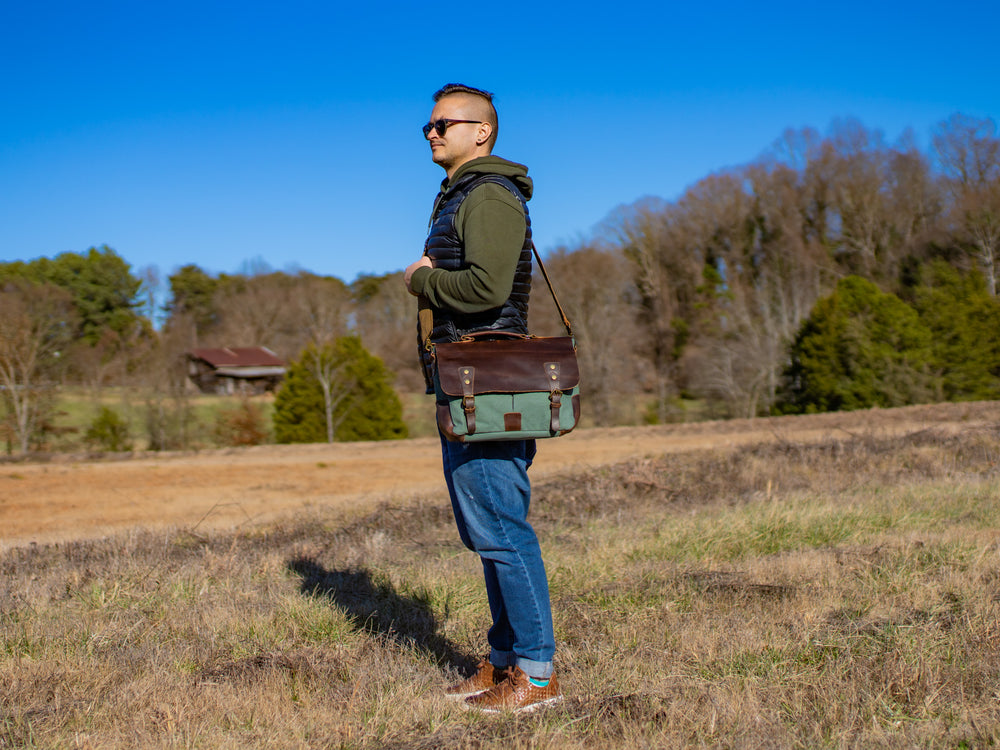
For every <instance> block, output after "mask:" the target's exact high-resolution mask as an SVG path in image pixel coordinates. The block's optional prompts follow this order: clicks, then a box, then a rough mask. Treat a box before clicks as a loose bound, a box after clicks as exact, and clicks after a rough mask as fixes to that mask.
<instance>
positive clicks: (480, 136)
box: [476, 122, 493, 146]
mask: <svg viewBox="0 0 1000 750" xmlns="http://www.w3.org/2000/svg"><path fill="white" fill-rule="evenodd" d="M491 135H493V126H492V125H490V124H489V123H488V122H481V123H479V131H478V133H476V145H477V146H482V145H484V144H485V143H486V142H487V141H489V139H490V136H491Z"/></svg>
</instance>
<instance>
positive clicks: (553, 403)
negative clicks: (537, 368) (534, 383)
mask: <svg viewBox="0 0 1000 750" xmlns="http://www.w3.org/2000/svg"><path fill="white" fill-rule="evenodd" d="M545 370H546V372H548V374H549V410H550V413H551V418H550V422H549V429H550V430H551V431H552V432H553V433H558V432H559V407H560V406H561V405H562V394H563V392H562V389H561V388H560V387H559V363H558V362H546V363H545Z"/></svg>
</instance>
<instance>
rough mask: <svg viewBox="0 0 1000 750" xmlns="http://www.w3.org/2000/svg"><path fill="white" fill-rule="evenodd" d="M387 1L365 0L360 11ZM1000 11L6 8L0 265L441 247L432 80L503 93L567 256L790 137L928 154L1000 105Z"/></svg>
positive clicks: (635, 5)
mask: <svg viewBox="0 0 1000 750" xmlns="http://www.w3.org/2000/svg"><path fill="white" fill-rule="evenodd" d="M362 6H363V7H362ZM998 37H1000V5H998V4H996V3H987V2H982V0H980V1H979V2H969V1H968V0H955V1H954V2H950V3H947V4H944V3H930V2H921V1H918V2H907V3H902V2H878V0H868V1H867V2H856V1H855V0H846V1H845V2H840V3H836V4H833V3H815V2H798V3H785V2H780V3H745V2H732V1H730V0H719V2H715V3H704V4H699V5H695V4H689V3H683V4H682V3H672V2H655V3H654V2H650V3H644V2H629V1H628V0H621V1H620V2H616V3H608V2H602V3H596V2H591V1H590V0H584V1H582V2H576V3H546V2H537V3H516V4H515V3H500V2H492V3H464V4H463V3H459V2H455V1H454V0H453V1H452V2H440V1H439V2H424V3H402V2H377V1H376V2H369V3H367V4H355V3H351V4H342V3H336V2H298V1H297V0H287V1H286V2H280V3H279V2H277V1H276V0H270V1H269V2H265V1H264V0H242V1H241V2H212V0H200V1H199V2H188V0H172V2H170V3H158V2H148V3H147V2H135V1H134V0H129V1H128V2H103V1H101V0H93V1H88V2H83V3H81V2H73V3H70V2H63V1H62V0H55V1H54V2H45V3H40V2H35V3H31V2H15V0H0V261H11V260H31V259H34V258H37V257H40V256H48V257H53V256H55V255H58V254H60V253H63V252H67V251H71V252H85V251H86V250H87V249H88V248H90V247H100V246H102V245H107V246H109V247H111V248H113V249H114V250H115V251H116V252H117V253H118V254H119V255H120V256H122V257H123V258H124V259H125V260H126V261H128V262H129V263H130V264H131V266H132V269H133V271H134V272H136V273H137V274H139V273H144V272H145V270H146V269H149V268H154V269H156V270H157V271H158V273H159V275H160V277H161V279H165V278H166V277H167V276H169V274H171V273H173V272H174V271H176V270H177V269H178V268H180V267H181V266H183V265H185V264H189V263H194V264H197V265H198V266H200V267H201V268H202V269H204V270H206V271H208V272H210V273H213V274H216V273H240V272H249V271H259V270H263V269H274V270H281V271H289V272H295V271H299V270H305V271H310V272H313V273H317V274H322V275H331V276H337V277H339V278H340V279H342V280H344V281H347V282H350V281H352V280H354V279H355V278H357V277H358V276H359V275H361V274H385V273H391V272H393V271H398V270H401V269H403V268H405V267H406V266H407V265H408V264H409V263H410V262H412V261H413V260H416V259H417V258H418V257H419V256H420V253H421V250H422V246H423V240H424V236H425V234H426V226H427V218H428V212H429V210H430V208H431V203H432V201H433V198H434V196H435V194H436V192H437V189H438V186H439V184H440V180H441V179H442V177H443V176H444V173H443V172H442V170H441V169H440V168H439V167H437V166H436V165H435V164H433V163H432V162H431V160H430V150H429V148H428V145H427V142H426V141H425V140H424V139H423V137H422V134H421V132H420V126H421V125H422V124H423V123H425V122H426V121H427V119H428V115H429V114H430V110H431V107H432V106H433V102H432V100H431V95H432V94H433V92H434V91H435V90H436V89H438V88H439V87H440V86H442V85H443V84H445V83H448V82H461V83H466V84H469V85H472V86H476V87H479V88H484V89H487V90H490V91H493V92H495V94H496V99H495V103H496V105H497V109H498V110H499V115H500V133H499V142H498V144H497V147H496V149H495V152H494V153H496V154H497V155H498V156H502V157H504V158H507V159H511V160H513V161H517V162H520V163H523V164H526V165H527V166H528V168H529V175H530V176H531V177H532V178H533V179H534V182H535V197H534V198H533V199H532V201H531V203H530V204H529V207H530V209H531V216H532V227H533V231H534V236H535V241H536V243H537V245H538V247H539V249H540V250H541V252H542V254H543V255H544V254H545V253H546V252H550V251H552V250H553V249H555V248H558V247H563V246H564V247H570V248H572V247H575V246H577V245H579V244H580V243H583V242H586V241H588V240H589V239H590V238H592V237H594V236H596V234H598V233H599V231H600V227H601V225H602V223H603V222H605V221H606V220H607V218H608V217H609V216H610V215H612V214H613V213H614V212H615V210H616V208H617V207H620V206H622V205H627V204H630V203H633V202H635V201H636V200H639V199H641V198H643V197H646V196H657V197H660V198H663V199H665V200H668V201H673V200H676V199H677V198H679V197H680V196H681V195H682V194H683V192H684V190H685V189H686V188H687V187H689V186H691V185H692V184H694V183H695V182H697V181H698V180H699V179H701V178H703V177H706V176H708V175H709V174H711V173H713V172H717V171H719V170H723V169H726V168H728V167H733V166H738V165H741V164H746V163H748V162H750V161H753V160H754V159H756V158H758V157H759V156H760V155H761V154H762V153H763V152H765V151H766V150H767V149H768V148H769V147H770V146H771V144H773V143H774V142H775V141H776V140H777V139H778V138H779V137H780V136H781V134H782V132H784V131H785V130H786V129H788V128H794V129H799V128H802V127H806V126H808V127H813V128H816V129H817V130H819V131H820V132H821V133H824V132H827V131H828V130H829V128H830V126H831V124H832V123H833V122H835V121H836V120H843V119H846V118H856V119H858V120H860V121H861V123H862V124H863V125H865V126H866V127H868V128H872V129H878V130H880V131H882V133H883V134H884V135H885V137H886V139H887V140H888V141H889V142H890V143H891V142H893V141H895V140H896V139H897V138H899V137H900V136H901V135H902V134H903V133H904V132H905V131H907V129H911V130H912V133H913V135H914V136H915V137H916V140H917V143H918V144H919V145H920V146H921V147H923V148H927V147H928V145H929V143H930V137H931V133H932V132H933V129H934V128H935V127H936V126H937V125H938V124H939V123H940V122H942V121H944V120H945V119H947V118H948V117H949V116H950V115H951V114H954V113H956V112H960V113H962V114H965V115H969V116H973V117H979V118H992V119H994V120H996V119H997V118H998V116H1000V82H998V77H997V71H998V70H1000V63H998V61H997V57H996V52H995V48H996V40H997V38H998Z"/></svg>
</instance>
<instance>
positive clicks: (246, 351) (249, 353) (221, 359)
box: [190, 346, 285, 367]
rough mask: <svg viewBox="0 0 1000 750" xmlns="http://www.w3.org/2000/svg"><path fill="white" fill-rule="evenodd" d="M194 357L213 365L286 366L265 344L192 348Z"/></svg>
mask: <svg viewBox="0 0 1000 750" xmlns="http://www.w3.org/2000/svg"><path fill="white" fill-rule="evenodd" d="M190 354H191V356H192V357H195V358H197V359H203V360H205V361H206V362H208V363H209V364H210V365H212V366H213V367H284V366H285V363H284V362H283V361H282V360H280V359H279V358H278V356H277V355H276V354H275V353H274V352H272V351H271V350H270V349H267V348H266V347H263V346H242V347H241V346H236V347H226V348H224V349H192V350H191V352H190Z"/></svg>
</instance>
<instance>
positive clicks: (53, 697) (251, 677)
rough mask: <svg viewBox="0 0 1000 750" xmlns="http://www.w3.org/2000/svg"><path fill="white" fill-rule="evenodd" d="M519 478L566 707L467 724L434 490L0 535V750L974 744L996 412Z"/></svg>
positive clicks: (994, 559)
mask: <svg viewBox="0 0 1000 750" xmlns="http://www.w3.org/2000/svg"><path fill="white" fill-rule="evenodd" d="M841 434H843V435H844V437H843V438H842V439H836V440H835V439H832V438H831V439H828V440H826V441H824V442H820V443H810V444H805V443H802V444H799V443H794V442H787V441H780V440H779V441H774V440H772V441H769V442H767V443H766V444H765V443H760V444H754V445H750V446H744V447H740V448H731V449H726V448H722V447H719V448H718V449H712V450H702V451H692V452H688V453H683V454H674V455H670V456H664V457H659V458H657V457H651V458H646V459H642V460H635V461H630V462H627V463H623V464H619V465H615V466H611V467H605V468H600V469H595V470H591V471H588V472H584V473H582V474H581V473H579V472H578V473H574V474H572V475H566V476H561V477H556V478H552V479H549V480H547V481H546V482H544V483H538V484H537V485H536V487H535V496H534V502H533V511H532V514H533V520H534V523H535V526H536V529H537V530H538V532H539V535H540V537H541V539H542V544H543V552H544V554H545V557H546V562H547V566H548V572H549V577H550V580H551V593H552V600H553V609H554V616H555V621H556V634H557V639H558V643H559V651H558V654H557V670H558V672H559V675H560V679H561V681H562V682H563V685H564V688H565V690H566V693H567V700H566V701H564V702H563V703H561V704H559V705H557V706H555V707H552V708H550V709H547V710H544V711H541V712H539V713H537V714H534V715H530V716H526V717H520V716H518V717H515V716H499V717H493V718H485V717H480V716H477V715H472V714H468V713H465V712H463V711H462V710H461V709H460V707H458V706H456V705H454V704H452V703H449V702H448V701H446V700H445V699H444V698H443V697H442V695H441V690H442V688H443V687H444V686H445V685H446V684H448V682H449V681H450V680H451V679H454V678H455V677H456V675H457V674H459V672H461V671H462V670H464V669H468V668H469V667H470V666H471V665H472V664H473V663H474V661H475V657H476V655H477V654H479V653H481V652H482V650H483V643H484V635H485V630H486V628H487V626H488V622H489V619H488V612H487V610H486V605H485V600H484V596H483V592H482V582H481V573H480V568H479V565H478V562H477V561H476V559H475V558H474V556H473V555H472V554H471V553H468V552H466V551H464V550H463V549H462V548H461V547H460V546H459V544H458V541H457V538H456V536H457V535H456V533H455V531H454V528H453V521H452V519H451V517H450V511H449V510H448V509H447V508H446V506H445V505H443V504H442V503H441V501H440V498H439V497H437V496H435V497H427V498H425V499H419V498H418V499H417V500H413V499H405V500H404V499H403V498H401V497H400V498H396V497H387V498H386V499H385V504H384V505H383V506H382V507H381V508H380V509H379V510H377V511H376V512H373V513H371V514H369V515H365V516H359V514H358V513H356V512H353V513H351V512H347V511H339V512H331V511H320V510H313V511H310V514H309V515H308V516H306V515H299V516H297V517H294V518H288V519H286V520H285V521H282V522H278V523H275V524H271V525H269V526H267V527H266V528H263V529H255V530H253V531H247V532H244V533H237V534H234V533H214V532H206V533H204V534H193V533H189V532H170V533H154V532H141V531H133V532H129V533H125V534H122V535H120V536H116V537H113V538H110V539H107V540H103V541H97V542H77V543H68V544H61V545H58V546H55V545H52V546H42V545H34V546H30V547H23V548H18V549H12V550H8V551H7V552H4V553H3V554H2V556H0V569H2V571H3V576H2V578H0V634H2V644H3V645H2V653H0V709H2V714H0V747H92V748H103V747H205V748H215V747H232V748H237V747H316V748H320V747H324V748H325V747H334V748H452V747H468V748H512V747H513V748H528V747H544V748H549V747H553V748H609V747H665V748H671V747H732V748H743V747H754V748H758V747H774V748H788V747H835V748H839V747H859V748H867V747H900V748H902V747H942V748H945V747H947V748H954V747H969V748H973V747H976V748H978V747H990V746H996V745H997V744H1000V512H998V504H997V500H998V498H1000V467H998V462H1000V425H995V426H994V427H992V428H985V429H984V428H970V429H968V430H966V431H964V432H962V433H960V434H958V435H953V434H945V433H943V432H938V431H935V430H933V429H930V430H919V431H915V432H912V433H910V434H908V435H904V436H891V437H889V436H885V435H881V434H880V433H878V432H877V431H872V430H865V431H859V432H855V433H854V434H849V433H846V432H843V433H841Z"/></svg>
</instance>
